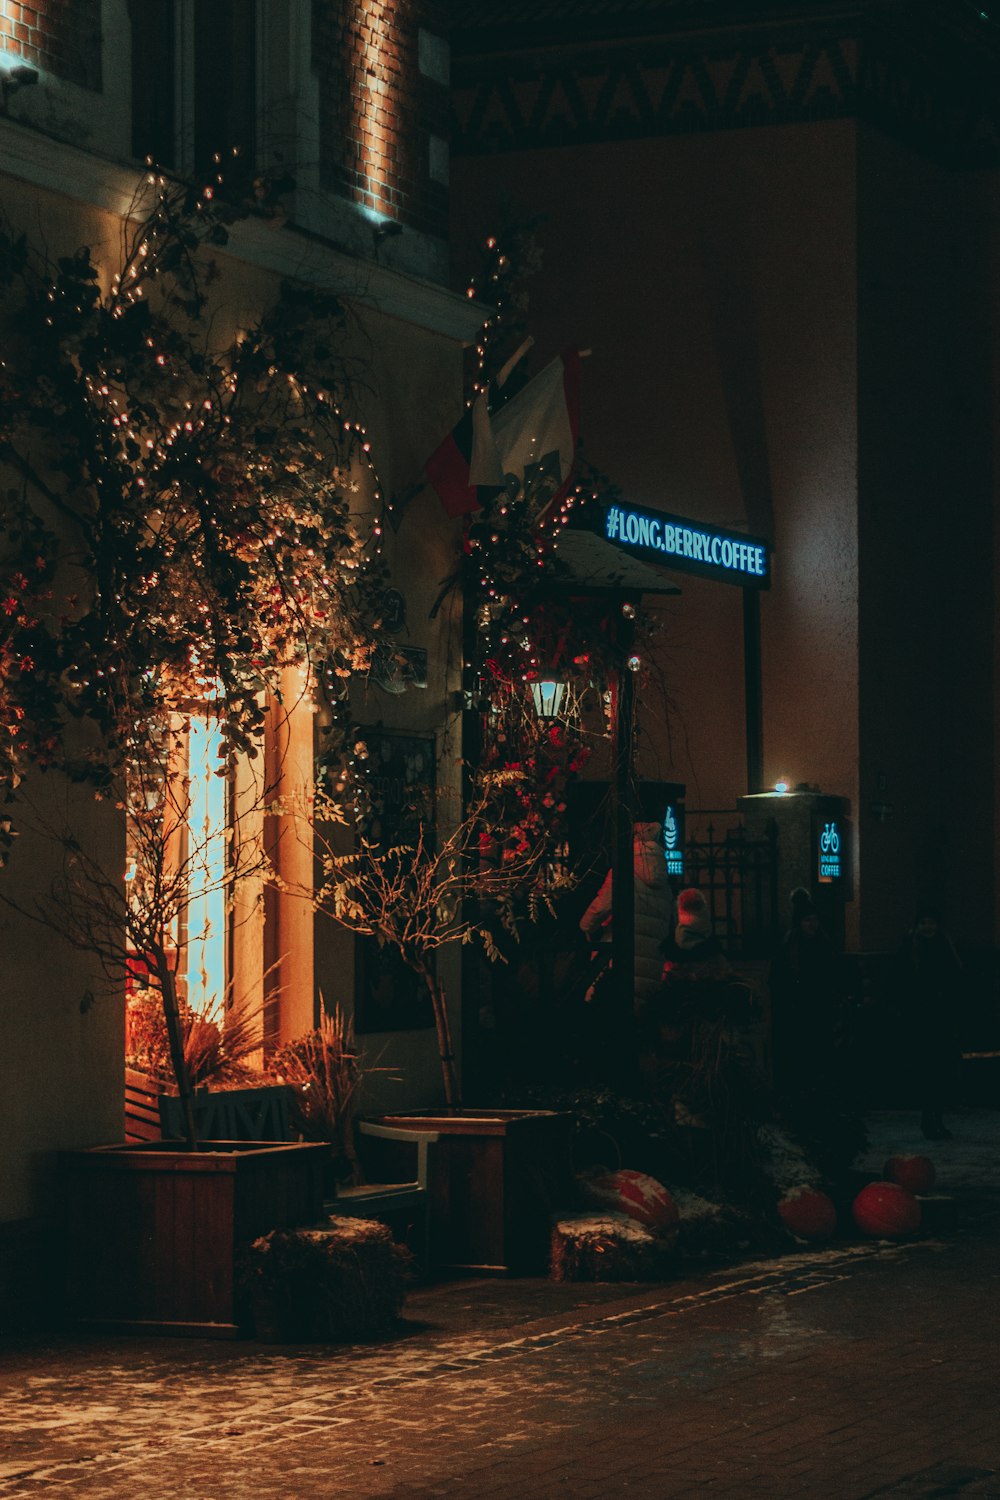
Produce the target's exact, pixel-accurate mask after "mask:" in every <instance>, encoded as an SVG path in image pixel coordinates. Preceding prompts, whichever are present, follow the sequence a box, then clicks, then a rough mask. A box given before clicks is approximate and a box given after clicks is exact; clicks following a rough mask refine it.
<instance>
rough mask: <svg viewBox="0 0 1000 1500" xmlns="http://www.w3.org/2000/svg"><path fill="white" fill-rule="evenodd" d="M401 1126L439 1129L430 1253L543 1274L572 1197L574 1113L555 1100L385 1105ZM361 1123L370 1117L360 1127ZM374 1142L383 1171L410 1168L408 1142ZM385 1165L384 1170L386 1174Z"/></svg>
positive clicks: (449, 1263)
mask: <svg viewBox="0 0 1000 1500" xmlns="http://www.w3.org/2000/svg"><path fill="white" fill-rule="evenodd" d="M379 1124H381V1125H386V1126H390V1127H392V1128H393V1129H394V1130H406V1131H412V1132H414V1133H415V1134H416V1135H417V1136H419V1135H420V1133H421V1132H433V1133H434V1134H435V1135H436V1137H437V1139H436V1141H434V1143H433V1145H432V1146H431V1147H430V1151H429V1156H428V1168H427V1190H428V1200H429V1216H430V1225H429V1241H430V1245H429V1259H430V1263H431V1265H432V1266H436V1267H437V1268H439V1269H444V1270H449V1271H478V1272H493V1273H498V1274H501V1275H515V1276H531V1275H545V1274H546V1272H547V1270H548V1263H549V1245H550V1236H551V1228H552V1217H553V1215H554V1213H555V1212H556V1211H557V1210H558V1209H560V1208H564V1207H565V1206H566V1205H567V1204H569V1203H571V1202H572V1201H573V1166H572V1146H571V1140H572V1136H571V1125H572V1122H571V1118H570V1116H569V1115H568V1114H559V1113H556V1112H555V1111H553V1110H511V1109H507V1110H504V1109H498V1110H461V1111H460V1112H459V1113H458V1114H455V1115H425V1114H412V1115H384V1116H381V1117H380V1119H379ZM362 1132H363V1127H362ZM361 1141H362V1146H363V1149H365V1150H368V1149H372V1148H375V1147H376V1146H377V1148H378V1152H379V1156H378V1160H379V1162H380V1163H381V1164H382V1165H383V1166H384V1167H385V1169H386V1175H388V1176H389V1177H390V1178H391V1177H394V1176H395V1177H398V1176H399V1175H400V1174H401V1173H402V1175H405V1174H406V1170H407V1167H406V1159H405V1156H404V1157H400V1156H399V1155H396V1154H394V1152H393V1148H395V1151H396V1152H398V1151H399V1150H400V1149H402V1150H403V1151H405V1146H403V1147H400V1146H399V1145H398V1143H395V1142H392V1141H384V1140H380V1141H377V1142H376V1141H366V1140H365V1137H364V1134H363V1133H362V1137H361ZM380 1175H381V1174H380Z"/></svg>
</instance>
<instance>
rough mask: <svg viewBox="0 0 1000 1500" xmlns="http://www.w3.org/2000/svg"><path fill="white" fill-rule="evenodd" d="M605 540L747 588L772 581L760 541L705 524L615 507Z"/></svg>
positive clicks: (611, 509)
mask: <svg viewBox="0 0 1000 1500" xmlns="http://www.w3.org/2000/svg"><path fill="white" fill-rule="evenodd" d="M604 535H605V538H606V539H607V541H609V542H613V543H614V545H615V546H616V547H621V548H622V549H623V550H626V551H629V552H635V553H639V554H641V555H642V556H644V557H647V558H649V559H651V560H655V561H656V562H659V563H661V564H665V565H666V566H667V567H670V568H683V569H687V570H688V571H689V572H692V573H700V574H701V575H702V576H703V577H706V578H716V579H719V580H720V581H721V582H723V583H735V584H738V585H739V586H740V587H742V588H758V589H760V588H767V587H768V585H769V583H770V580H771V565H770V550H769V548H768V545H767V543H766V542H765V541H762V540H761V539H760V538H759V537H750V536H745V535H743V534H742V533H739V532H731V531H721V530H720V529H719V528H718V527H717V526H708V525H706V524H705V522H704V521H690V520H686V519H685V518H684V517H683V516H671V515H666V514H665V513H664V512H662V511H651V510H643V509H642V507H641V506H638V505H609V506H608V508H607V511H606V513H605V517H604Z"/></svg>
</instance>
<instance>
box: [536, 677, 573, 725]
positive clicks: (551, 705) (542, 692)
mask: <svg viewBox="0 0 1000 1500" xmlns="http://www.w3.org/2000/svg"><path fill="white" fill-rule="evenodd" d="M530 687H531V701H532V703H533V704H534V706H535V713H536V714H537V716H538V718H540V719H558V717H559V715H560V714H561V713H562V706H563V703H564V701H565V698H566V683H565V681H564V680H563V679H562V678H559V677H540V678H538V680H537V681H535V682H532V683H531V684H530Z"/></svg>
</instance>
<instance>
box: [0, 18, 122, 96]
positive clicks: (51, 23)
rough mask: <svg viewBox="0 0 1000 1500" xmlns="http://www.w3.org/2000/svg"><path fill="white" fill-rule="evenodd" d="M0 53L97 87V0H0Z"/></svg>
mask: <svg viewBox="0 0 1000 1500" xmlns="http://www.w3.org/2000/svg"><path fill="white" fill-rule="evenodd" d="M0 53H4V54H6V55H7V57H8V58H9V57H11V56H14V57H17V58H19V59H20V60H21V61H22V62H25V63H29V64H30V65H31V66H32V67H34V68H41V69H42V70H43V71H44V72H46V73H52V74H54V75H55V77H56V78H62V79H64V80H65V81H66V82H68V83H76V84H79V85H80V87H81V88H85V89H92V90H95V91H96V90H99V89H100V88H101V0H0Z"/></svg>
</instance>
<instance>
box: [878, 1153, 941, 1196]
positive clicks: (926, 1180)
mask: <svg viewBox="0 0 1000 1500" xmlns="http://www.w3.org/2000/svg"><path fill="white" fill-rule="evenodd" d="M882 1172H883V1175H884V1176H885V1178H886V1179H887V1180H888V1181H889V1182H898V1183H899V1185H900V1187H905V1188H906V1189H907V1190H908V1191H909V1192H911V1193H929V1192H930V1190H931V1188H932V1187H933V1186H934V1184H935V1182H936V1181H937V1173H936V1172H935V1170H934V1163H933V1162H932V1161H931V1159H930V1157H929V1156H890V1157H889V1160H888V1161H887V1162H886V1164H885V1166H884V1167H883V1169H882Z"/></svg>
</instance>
